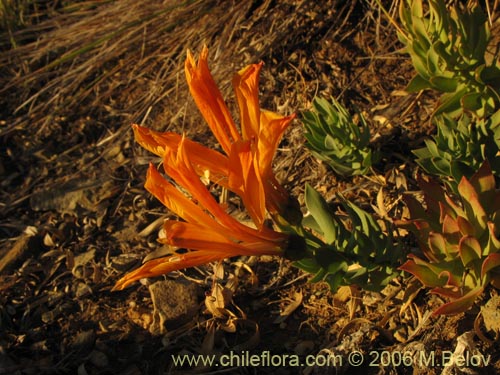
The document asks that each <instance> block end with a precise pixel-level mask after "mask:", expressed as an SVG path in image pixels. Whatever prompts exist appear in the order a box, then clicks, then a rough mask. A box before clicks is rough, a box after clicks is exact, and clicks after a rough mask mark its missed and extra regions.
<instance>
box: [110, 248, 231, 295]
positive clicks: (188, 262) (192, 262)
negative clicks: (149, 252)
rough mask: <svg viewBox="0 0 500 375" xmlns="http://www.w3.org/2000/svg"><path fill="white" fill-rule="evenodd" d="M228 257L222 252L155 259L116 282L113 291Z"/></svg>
mask: <svg viewBox="0 0 500 375" xmlns="http://www.w3.org/2000/svg"><path fill="white" fill-rule="evenodd" d="M226 257H227V255H226V253H224V252H221V251H191V252H188V253H185V254H175V255H172V256H168V257H165V258H157V259H153V260H150V261H148V262H146V263H144V264H143V265H142V266H141V267H139V268H137V269H136V270H133V271H132V272H130V273H127V274H126V275H125V276H123V277H122V278H121V279H120V280H118V281H117V282H116V284H115V286H114V287H113V289H112V290H113V291H115V290H123V289H125V288H126V287H127V286H128V285H130V284H132V283H133V282H135V281H137V280H140V279H144V278H147V277H155V276H160V275H165V274H167V273H169V272H172V271H177V270H180V269H184V268H190V267H195V266H200V265H202V264H206V263H210V262H215V261H218V260H222V259H224V258H226Z"/></svg>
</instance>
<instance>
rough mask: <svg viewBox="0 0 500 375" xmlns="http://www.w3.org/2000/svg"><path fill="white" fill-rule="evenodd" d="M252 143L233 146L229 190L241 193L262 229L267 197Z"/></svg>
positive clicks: (245, 203) (254, 220)
mask: <svg viewBox="0 0 500 375" xmlns="http://www.w3.org/2000/svg"><path fill="white" fill-rule="evenodd" d="M251 148H252V144H251V142H250V141H240V142H236V143H234V144H233V147H232V149H231V154H230V155H229V165H230V168H229V188H230V189H231V190H233V191H241V193H240V196H241V198H242V200H243V204H244V205H245V208H246V209H247V211H248V214H249V215H250V217H251V218H252V220H253V222H254V223H255V225H257V227H258V228H259V229H260V228H262V226H263V224H264V218H265V215H266V196H265V191H264V186H263V184H262V179H261V176H260V174H259V173H258V172H257V171H256V169H255V166H256V163H255V161H254V160H255V159H254V156H253V152H252V149H251Z"/></svg>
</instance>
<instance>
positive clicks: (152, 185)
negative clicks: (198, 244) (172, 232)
mask: <svg viewBox="0 0 500 375" xmlns="http://www.w3.org/2000/svg"><path fill="white" fill-rule="evenodd" d="M144 186H145V188H146V189H147V190H148V191H149V192H150V193H151V194H153V195H154V196H155V197H156V198H157V199H158V200H160V202H162V203H163V204H164V205H165V206H166V207H168V209H170V210H171V211H172V212H173V213H175V214H176V215H178V216H180V217H182V218H183V219H184V220H186V221H190V222H198V223H200V224H202V225H205V226H214V228H217V229H219V230H223V228H222V227H221V226H220V225H218V224H217V222H216V221H215V220H213V219H212V218H211V217H210V216H208V215H207V214H206V213H205V212H204V211H203V209H202V208H201V207H200V206H199V205H197V204H195V203H194V202H193V201H191V200H190V199H189V198H187V197H186V196H185V195H184V194H183V193H182V192H181V191H179V189H177V188H176V187H175V186H174V185H172V184H171V183H170V182H168V181H167V180H166V179H165V178H163V177H162V175H161V174H160V173H159V172H158V171H157V170H156V168H155V167H154V166H153V165H152V164H150V166H149V170H148V173H147V176H146V184H145V185H144Z"/></svg>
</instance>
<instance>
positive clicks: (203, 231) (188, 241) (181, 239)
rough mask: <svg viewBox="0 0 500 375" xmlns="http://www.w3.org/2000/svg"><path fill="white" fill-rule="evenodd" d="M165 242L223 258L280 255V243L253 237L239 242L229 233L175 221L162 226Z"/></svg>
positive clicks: (168, 221)
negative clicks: (221, 253)
mask: <svg viewBox="0 0 500 375" xmlns="http://www.w3.org/2000/svg"><path fill="white" fill-rule="evenodd" d="M164 229H165V233H166V238H165V239H163V242H166V243H168V244H170V245H172V246H177V247H181V248H186V249H190V250H200V251H215V252H224V253H225V258H230V257H233V256H237V255H257V256H258V255H273V254H274V255H282V254H283V251H284V250H283V249H282V248H281V247H280V246H281V245H283V243H284V240H285V239H282V241H281V242H282V243H276V242H272V241H266V240H263V239H261V238H258V237H255V238H253V241H241V240H240V239H239V238H237V237H235V238H231V236H232V235H236V234H237V233H231V232H229V231H225V232H219V231H217V230H215V229H214V228H207V227H203V226H201V225H199V224H197V223H186V222H181V221H175V220H167V221H166V222H165V224H164Z"/></svg>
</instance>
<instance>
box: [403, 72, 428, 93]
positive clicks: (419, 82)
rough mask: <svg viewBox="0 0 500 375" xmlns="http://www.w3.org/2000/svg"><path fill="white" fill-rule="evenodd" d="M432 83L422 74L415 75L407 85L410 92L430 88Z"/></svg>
mask: <svg viewBox="0 0 500 375" xmlns="http://www.w3.org/2000/svg"><path fill="white" fill-rule="evenodd" d="M431 87H432V86H431V84H430V83H429V81H428V80H426V79H425V78H423V77H422V76H421V75H420V74H417V75H415V76H414V77H413V78H412V79H411V81H410V83H409V84H408V86H406V91H408V92H418V91H421V90H425V89H429V88H431Z"/></svg>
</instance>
